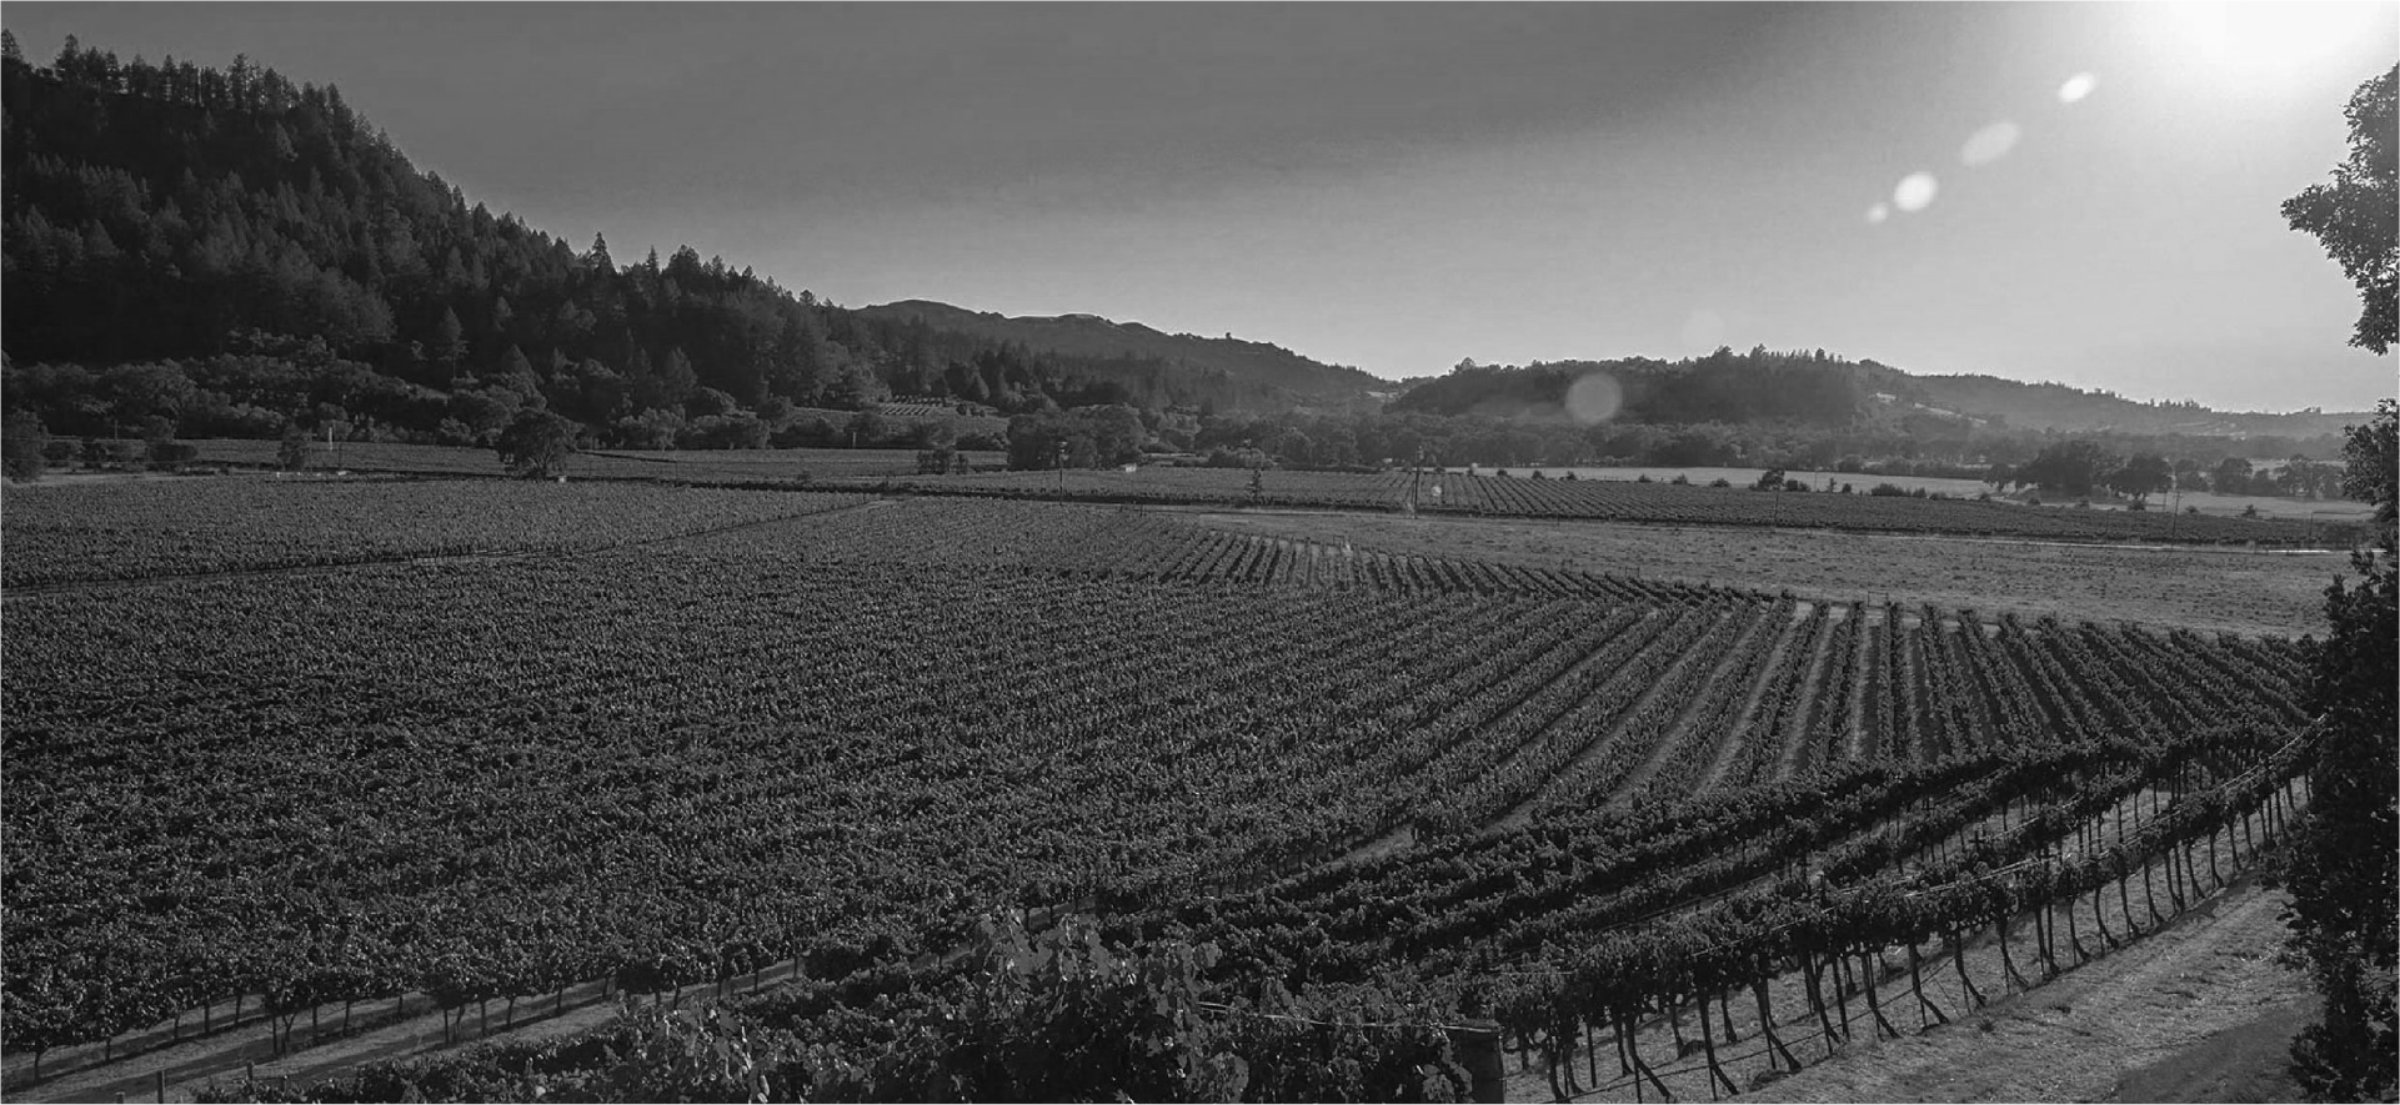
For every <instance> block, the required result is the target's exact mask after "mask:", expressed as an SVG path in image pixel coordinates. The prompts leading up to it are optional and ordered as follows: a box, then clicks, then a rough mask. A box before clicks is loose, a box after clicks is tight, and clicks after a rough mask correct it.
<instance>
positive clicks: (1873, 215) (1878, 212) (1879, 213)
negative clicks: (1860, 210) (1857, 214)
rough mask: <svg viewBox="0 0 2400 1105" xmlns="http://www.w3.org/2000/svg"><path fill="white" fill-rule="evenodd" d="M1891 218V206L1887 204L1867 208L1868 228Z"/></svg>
mask: <svg viewBox="0 0 2400 1105" xmlns="http://www.w3.org/2000/svg"><path fill="white" fill-rule="evenodd" d="M1891 217H1892V205H1891V204H1888V203H1878V204H1876V205H1875V206H1873V207H1870V208H1867V225H1869V226H1874V225H1876V224H1878V223H1881V222H1883V221H1884V220H1885V219H1888V218H1891Z"/></svg>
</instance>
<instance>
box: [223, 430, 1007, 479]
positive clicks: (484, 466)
mask: <svg viewBox="0 0 2400 1105" xmlns="http://www.w3.org/2000/svg"><path fill="white" fill-rule="evenodd" d="M192 444H193V445H194V446H195V447H196V449H197V450H198V455H197V456H196V458H195V460H194V463H196V464H201V465H225V466H232V467H241V468H261V469H271V468H275V467H277V466H278V461H279V454H280V452H281V449H282V443H280V442H275V441H255V440H243V439H236V438H226V439H220V440H211V441H198V442H193V443H192ZM961 455H962V456H963V457H964V458H965V460H966V462H967V463H969V464H973V465H975V466H977V467H993V466H997V465H999V464H1001V463H1002V462H1003V461H1004V460H1005V458H1004V457H1003V456H1002V455H1001V454H999V453H992V452H964V453H962V454H961ZM309 467H310V468H312V469H317V470H340V471H346V472H352V473H377V474H384V475H409V476H474V477H479V478H490V477H491V476H494V475H496V474H498V472H499V468H500V465H499V461H498V459H497V457H495V456H494V454H493V452H492V451H491V450H490V449H475V448H466V447H461V446H451V445H408V444H402V443H398V442H381V441H375V442H368V441H344V442H339V443H337V444H334V445H331V446H328V445H325V444H323V443H316V444H314V445H312V446H311V447H310V455H309ZM916 471H917V450H914V449H696V450H667V451H638V450H630V449H600V450H592V451H587V452H582V453H578V454H576V455H575V456H574V457H573V458H571V459H569V460H568V462H567V464H566V473H567V475H568V476H570V477H571V478H574V479H579V480H580V479H599V480H655V481H659V482H665V483H695V484H704V485H719V486H727V485H731V486H751V485H758V486H782V487H790V486H792V485H796V484H801V483H806V482H808V481H809V480H812V479H823V478H827V477H854V476H876V477H887V476H905V475H912V474H914V473H915V472H916Z"/></svg>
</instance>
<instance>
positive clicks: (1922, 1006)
mask: <svg viewBox="0 0 2400 1105" xmlns="http://www.w3.org/2000/svg"><path fill="white" fill-rule="evenodd" d="M1922 966H1923V963H1922V960H1921V959H1920V957H1919V956H1918V955H1917V945H1916V944H1915V943H1914V942H1911V943H1910V944H1909V945H1908V989H1909V992H1911V993H1914V994H1915V995H1917V1027H1918V1028H1920V1029H1922V1028H1927V1027H1930V1025H1929V1023H1928V1022H1927V1021H1926V1020H1925V1014H1926V1013H1927V1012H1928V1011H1931V1012H1932V1013H1933V1016H1934V1020H1937V1021H1940V1022H1941V1023H1943V1024H1949V1023H1950V1017H1949V1015H1948V1014H1945V1013H1943V1012H1942V1008H1941V1006H1938V1005H1935V1004H1934V1003H1933V1002H1932V1001H1931V1000H1929V999H1928V998H1926V996H1925V979H1924V977H1923V976H1922V975H1921V974H1920V973H1919V968H1920V967H1922Z"/></svg>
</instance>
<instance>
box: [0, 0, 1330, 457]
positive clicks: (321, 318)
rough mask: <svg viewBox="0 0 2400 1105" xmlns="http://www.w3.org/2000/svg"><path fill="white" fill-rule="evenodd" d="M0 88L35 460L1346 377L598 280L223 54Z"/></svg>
mask: <svg viewBox="0 0 2400 1105" xmlns="http://www.w3.org/2000/svg"><path fill="white" fill-rule="evenodd" d="M0 87H4V90H5V95H4V96H0V107H4V108H5V112H4V118H0V130H4V132H5V139H6V140H5V143H4V146H5V149H4V157H5V166H4V172H0V180H4V182H5V183H4V185H0V189H4V192H5V199H4V202H0V224H4V237H5V249H4V251H0V272H4V273H5V281H4V282H0V295H4V297H5V304H4V305H5V312H4V318H0V341H4V344H5V349H6V354H7V374H6V386H5V393H6V401H7V404H8V407H9V409H10V410H11V411H12V412H23V413H26V414H30V415H33V416H35V417H38V418H39V419H41V421H42V422H43V424H44V426H45V428H46V429H47V431H48V432H49V433H51V434H54V435H60V436H101V435H105V436H122V435H124V434H128V433H134V432H143V433H151V434H154V433H158V432H165V433H171V434H180V435H182V436H187V437H205V436H225V437H273V436H276V435H279V434H283V433H287V432H295V431H297V432H305V433H307V434H309V435H310V436H318V435H320V434H322V433H324V432H326V431H328V430H334V431H337V432H339V433H341V434H343V435H345V436H349V437H352V438H361V439H368V440H404V441H427V442H438V443H445V444H469V443H489V442H490V441H491V439H492V438H493V436H494V435H496V434H497V433H498V432H499V431H500V430H501V429H502V428H504V427H506V426H507V425H509V424H510V423H511V422H512V421H514V420H516V419H517V418H519V417H520V416H521V415H523V414H525V413H526V412H530V411H543V410H546V411H548V412H551V413H553V414H557V415H560V416H563V417H565V418H567V419H569V420H572V421H574V422H576V423H579V424H581V425H582V426H583V427H584V428H585V429H586V431H587V432H588V436H589V438H590V439H591V440H592V441H594V442H596V443H598V444H602V445H608V446H618V447H628V448H669V447H695V446H712V445H713V446H725V445H732V446H748V447H757V446H763V445H766V444H769V443H770V441H775V442H777V443H784V442H783V439H784V438H786V437H788V436H790V432H792V425H793V423H794V421H795V415H794V414H793V412H794V411H795V410H799V409H804V408H812V407H815V408H836V409H842V410H856V409H861V408H864V407H867V406H870V405H872V404H875V403H877V402H878V401H880V400H883V399H886V398H906V399H919V400H929V401H932V402H934V403H937V404H940V405H943V406H948V405H951V404H955V403H974V404H979V405H986V406H989V407H993V408H996V409H998V410H999V411H1000V412H1002V413H1004V414H1005V413H1016V412H1020V411H1038V410H1047V409H1053V408H1057V407H1075V406H1080V405H1092V404H1110V403H1127V404H1134V405H1140V406H1152V407H1158V406H1166V405H1170V404H1175V403H1189V404H1193V405H1202V404H1216V405H1218V406H1221V407H1228V408H1231V407H1240V406H1257V405H1265V404H1282V403H1288V402H1293V401H1303V400H1304V401H1308V402H1315V403H1329V404H1335V405H1338V404H1341V403H1345V402H1351V401H1355V400H1357V399H1358V398H1359V396H1360V393H1361V391H1362V389H1363V382H1364V381H1367V380H1368V379H1370V378H1368V377H1366V376H1365V375H1364V374H1363V373H1355V372H1344V371H1343V370H1335V369H1330V368H1326V367H1325V366H1321V365H1317V364H1316V363H1315V362H1311V361H1307V360H1305V359H1304V358H1300V357H1298V356H1296V355H1293V354H1290V353H1287V352H1283V351H1280V350H1275V349H1273V347H1270V346H1255V345H1250V344H1247V343H1198V344H1199V345H1200V346H1205V347H1208V349H1209V350H1210V351H1208V352H1206V353H1205V354H1202V353H1195V352H1192V351H1191V350H1190V349H1188V348H1187V347H1186V345H1184V344H1179V343H1178V342H1179V339H1165V338H1164V336H1163V335H1160V336H1159V337H1160V338H1162V339H1163V344H1149V343H1140V342H1135V343H1130V344H1131V348H1132V351H1131V353H1128V343H1125V342H1115V343H1094V342H1082V341H1063V340H1062V341H1045V342H1044V343H1043V344H1042V347H1043V348H1045V349H1055V350H1056V352H1043V353H1036V352H1034V351H1032V349H1031V348H1030V347H1031V344H1032V343H1030V342H1027V341H1024V340H1021V339H1019V340H1012V339H1011V338H1010V337H1009V336H1008V335H1007V333H1006V332H1005V328H995V327H991V326H988V325H984V324H982V323H980V322H977V323H975V324H974V325H972V326H971V327H969V329H968V330H967V331H964V332H962V331H956V330H950V329H944V328H942V327H940V326H933V325H928V324H927V322H926V321H925V320H924V319H923V318H922V317H918V318H906V319H904V318H896V317H891V316H889V315H888V314H887V315H868V314H864V313H860V312H855V311H851V310H847V309H845V308H842V307H840V306H837V305H835V304H832V303H830V302H825V301H822V300H820V299H818V298H817V297H816V296H814V295H812V294H810V293H809V292H806V291H799V292H794V291H792V290H788V289H785V288H783V287H781V286H778V285H777V284H776V283H775V281H773V280H772V279H767V278H764V277H761V276H759V275H757V274H755V273H753V272H752V271H751V270H750V269H748V268H745V267H741V266H738V265H736V264H733V263H730V262H728V261H726V260H725V259H723V258H710V259H707V260H703V259H702V258H701V257H700V256H699V254H698V253H696V252H695V251H693V250H691V249H690V248H688V247H686V248H682V249H678V250H676V251H675V252H674V254H673V255H672V256H670V257H667V258H665V259H663V260H662V259H661V258H660V257H659V256H658V255H657V254H656V253H655V252H653V253H651V254H650V255H649V256H647V257H645V258H642V259H640V260H638V261H635V262H633V263H630V264H626V263H621V262H620V260H619V259H617V258H615V257H613V256H612V255H611V254H610V252H609V249H608V244H607V241H606V239H605V236H599V237H595V238H594V240H593V241H592V243H591V245H590V246H589V248H587V249H582V250H577V249H575V248H573V247H571V246H570V245H569V244H568V243H567V242H565V241H563V240H561V239H558V238H556V237H553V236H551V235H549V234H547V233H544V232H543V231H541V230H539V229H536V228H534V227H531V226H528V225H526V223H525V222H524V221H522V220H521V219H519V218H517V217H516V216H514V215H511V214H508V213H506V212H495V211H492V210H490V209H488V208H487V207H486V206H485V205H483V204H480V203H475V202H473V201H472V200H470V199H469V198H468V196H467V195H466V194H465V192H464V191H462V190H461V189H460V188H459V187H457V186H456V185H454V184H452V183H450V182H447V181H445V180H443V179H442V178H441V177H439V176H437V175H435V174H433V173H430V172H424V171H420V170H419V169H417V168H416V167H415V166H414V165H412V164H411V163H410V162H409V160H408V158H407V156H406V155H405V154H403V153H402V152H401V149H400V147H399V146H398V145H397V144H396V142H395V141H394V139H393V138H392V137H390V136H388V135H386V134H385V133H384V132H383V131H382V130H381V129H380V128H378V127H376V126H375V125H374V124H372V123H371V122H369V121H368V120H367V118H366V117H365V116H364V115H362V114H361V113H359V112H358V111H357V110H355V109H354V108H353V107H352V106H351V105H349V104H348V103H346V102H345V101H344V100H343V98H342V95H341V93H340V92H339V91H338V90H337V89H335V88H334V87H332V86H330V85H328V86H323V87H319V86H316V85H303V84H295V83H294V82H292V81H290V80H288V79H286V78H284V77H283V76H281V75H279V74H277V73H276V72H275V71H273V70H271V69H267V68H264V67H262V66H259V65H256V64H254V63H252V62H250V61H249V60H247V59H246V58H245V59H236V61H235V63H234V65H233V66H232V67H231V68H230V69H229V70H225V71H219V70H214V69H205V68H201V67H198V66H195V65H192V64H190V63H188V62H177V61H176V60H174V59H173V58H168V59H166V60H165V61H164V62H163V63H151V62H147V61H144V60H141V59H138V58H137V59H135V60H134V61H132V62H129V63H128V62H121V61H120V60H119V59H118V58H117V56H116V55H115V54H113V53H110V52H107V51H104V50H100V49H89V48H84V47H82V46H81V45H80V44H78V43H76V42H75V41H74V40H73V39H71V38H70V39H69V40H68V43H67V46H66V48H65V50H63V51H62V52H61V53H60V55H59V57H58V58H57V59H56V60H55V61H54V62H52V63H51V64H49V65H35V64H33V63H30V62H28V61H27V60H26V59H25V58H24V57H23V56H22V54H21V52H20V51H19V50H18V49H17V47H16V45H15V43H14V40H13V39H10V40H9V41H8V42H7V44H6V50H5V61H4V63H0ZM953 314H954V315H955V317H956V318H957V319H958V320H961V321H969V320H974V319H975V318H976V317H977V316H972V315H968V314H966V313H965V312H954V313H953ZM949 318H950V316H945V317H944V321H945V322H946V321H948V320H949ZM1193 341H1194V342H1197V339H1193ZM1219 347H1221V348H1219ZM1285 375H1290V376H1292V377H1293V378H1295V379H1297V380H1298V381H1299V382H1298V383H1297V384H1294V385H1291V386H1289V387H1288V388H1287V386H1286V385H1285V382H1284V380H1283V377H1284V376H1285ZM145 427H147V429H146V428H145Z"/></svg>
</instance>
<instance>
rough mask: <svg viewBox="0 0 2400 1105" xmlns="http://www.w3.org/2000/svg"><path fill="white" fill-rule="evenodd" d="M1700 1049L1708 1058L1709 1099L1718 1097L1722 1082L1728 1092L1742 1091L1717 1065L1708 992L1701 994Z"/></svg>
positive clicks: (1715, 1038)
mask: <svg viewBox="0 0 2400 1105" xmlns="http://www.w3.org/2000/svg"><path fill="white" fill-rule="evenodd" d="M1700 1050H1701V1051H1702V1052H1703V1053H1705V1054H1706V1056H1707V1059H1708V1099H1709V1100H1711V1101H1715V1100H1716V1099H1717V1084H1718V1083H1720V1082H1722V1083H1724V1085H1725V1090H1726V1092H1727V1093H1736V1094H1738V1093H1740V1092H1742V1088H1741V1087H1740V1086H1738V1085H1735V1084H1734V1081H1733V1079H1731V1078H1727V1077H1725V1068H1723V1067H1720V1066H1718V1065H1717V1034H1716V1033H1715V1032H1712V1031H1710V1030H1709V1027H1708V994H1707V993H1706V992H1705V991H1703V992H1701V994H1700Z"/></svg>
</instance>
